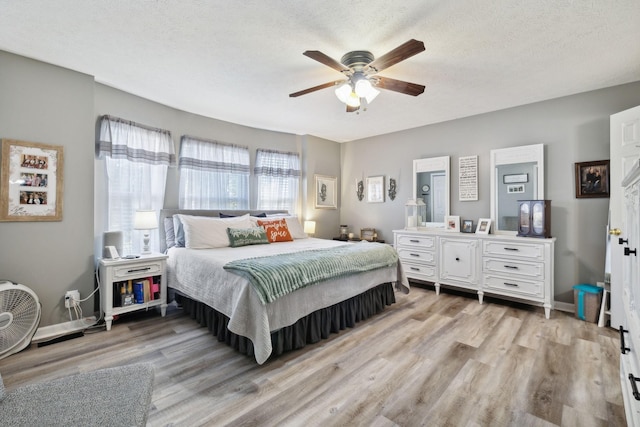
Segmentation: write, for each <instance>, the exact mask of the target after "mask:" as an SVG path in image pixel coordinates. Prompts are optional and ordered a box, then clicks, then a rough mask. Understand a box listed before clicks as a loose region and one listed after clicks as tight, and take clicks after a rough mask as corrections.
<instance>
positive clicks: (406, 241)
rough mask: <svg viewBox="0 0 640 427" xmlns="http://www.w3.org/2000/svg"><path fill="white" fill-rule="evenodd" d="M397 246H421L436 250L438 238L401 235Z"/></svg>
mask: <svg viewBox="0 0 640 427" xmlns="http://www.w3.org/2000/svg"><path fill="white" fill-rule="evenodd" d="M396 243H397V246H398V247H399V248H400V247H402V246H414V247H415V246H420V247H422V248H424V249H434V248H435V247H436V238H435V237H434V236H415V235H401V236H398V240H397V242H396Z"/></svg>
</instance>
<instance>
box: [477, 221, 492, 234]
mask: <svg viewBox="0 0 640 427" xmlns="http://www.w3.org/2000/svg"><path fill="white" fill-rule="evenodd" d="M490 230H491V218H480V219H479V220H478V226H477V227H476V234H489V232H490Z"/></svg>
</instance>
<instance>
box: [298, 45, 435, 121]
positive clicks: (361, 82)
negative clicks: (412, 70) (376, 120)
mask: <svg viewBox="0 0 640 427" xmlns="http://www.w3.org/2000/svg"><path fill="white" fill-rule="evenodd" d="M424 50H425V48H424V43H423V42H421V41H418V40H414V39H411V40H409V41H408V42H406V43H403V44H402V45H400V46H398V47H397V48H395V49H393V50H392V51H390V52H388V53H386V54H385V55H382V56H381V57H379V58H375V57H374V56H373V54H372V53H371V52H369V51H367V50H354V51H353V52H348V53H346V54H345V55H343V56H342V58H341V59H340V62H338V61H336V60H334V59H332V58H330V57H329V56H327V55H325V54H324V53H322V52H320V51H318V50H307V51H305V52H304V53H303V55H305V56H308V57H309V58H311V59H314V60H316V61H318V62H320V63H322V64H324V65H326V66H328V67H331V68H333V69H334V70H336V71H339V72H341V73H342V74H344V75H345V76H346V77H347V80H336V81H333V82H328V83H324V84H321V85H318V86H314V87H310V88H308V89H304V90H301V91H298V92H294V93H291V94H289V96H290V97H291V98H295V97H298V96H300V95H306V94H308V93H311V92H315V91H317V90H321V89H326V88H328V87H333V86H338V87H337V88H336V91H335V92H336V96H337V97H338V99H340V101H342V102H344V103H345V104H346V105H347V112H348V113H349V112H354V111H358V110H359V109H360V107H361V106H362V104H363V103H364V102H366V103H367V104H370V103H371V102H372V101H373V99H374V98H375V97H376V96H377V95H378V94H379V93H380V91H378V90H377V89H376V88H380V89H386V90H392V91H394V92H399V93H404V94H406V95H411V96H418V95H420V94H421V93H423V92H424V86H423V85H420V84H416V83H409V82H405V81H402V80H395V79H391V78H388V77H382V76H378V75H377V73H379V72H380V71H382V70H384V69H385V68H389V67H391V66H392V65H395V64H397V63H398V62H400V61H404V60H405V59H407V58H410V57H412V56H413V55H416V54H418V53H420V52H422V51H424Z"/></svg>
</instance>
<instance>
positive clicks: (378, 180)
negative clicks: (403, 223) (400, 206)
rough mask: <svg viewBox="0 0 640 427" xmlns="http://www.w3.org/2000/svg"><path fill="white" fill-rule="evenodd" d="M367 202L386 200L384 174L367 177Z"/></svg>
mask: <svg viewBox="0 0 640 427" xmlns="http://www.w3.org/2000/svg"><path fill="white" fill-rule="evenodd" d="M367 202H369V203H382V202H384V175H381V176H370V177H369V178H367Z"/></svg>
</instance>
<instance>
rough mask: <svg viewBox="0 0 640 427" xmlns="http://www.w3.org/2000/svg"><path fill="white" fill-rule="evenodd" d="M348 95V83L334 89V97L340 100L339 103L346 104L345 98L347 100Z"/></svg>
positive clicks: (349, 86) (349, 92)
mask: <svg viewBox="0 0 640 427" xmlns="http://www.w3.org/2000/svg"><path fill="white" fill-rule="evenodd" d="M349 94H351V85H350V84H349V83H344V84H342V85H340V86H338V88H337V89H336V96H337V97H338V99H339V100H340V102H343V103H345V104H346V103H347V98H349Z"/></svg>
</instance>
